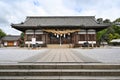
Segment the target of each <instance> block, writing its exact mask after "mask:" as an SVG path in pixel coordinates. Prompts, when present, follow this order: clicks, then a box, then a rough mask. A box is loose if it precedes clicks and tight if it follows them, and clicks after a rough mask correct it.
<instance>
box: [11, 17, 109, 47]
mask: <svg viewBox="0 0 120 80" xmlns="http://www.w3.org/2000/svg"><path fill="white" fill-rule="evenodd" d="M11 26H12V27H13V28H15V29H17V30H19V31H22V32H23V33H24V34H25V36H24V42H25V45H26V46H27V45H28V44H38V45H42V46H47V45H48V44H60V45H62V44H73V45H74V46H83V44H85V43H86V42H87V43H89V45H90V46H96V45H97V41H96V33H97V32H98V31H100V30H103V29H105V28H107V27H109V26H108V25H107V24H103V23H98V22H97V21H96V19H95V16H29V17H27V18H26V20H25V21H24V22H22V23H20V24H12V25H11Z"/></svg>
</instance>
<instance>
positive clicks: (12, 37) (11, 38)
mask: <svg viewBox="0 0 120 80" xmlns="http://www.w3.org/2000/svg"><path fill="white" fill-rule="evenodd" d="M19 39H20V36H16V35H7V36H5V37H3V38H2V40H4V41H17V40H19Z"/></svg>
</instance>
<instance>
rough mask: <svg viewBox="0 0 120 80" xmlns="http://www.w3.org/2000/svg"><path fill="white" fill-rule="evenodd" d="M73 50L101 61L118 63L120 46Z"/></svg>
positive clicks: (119, 61)
mask: <svg viewBox="0 0 120 80" xmlns="http://www.w3.org/2000/svg"><path fill="white" fill-rule="evenodd" d="M73 50H75V51H77V52H78V53H81V54H82V55H84V56H88V57H91V58H93V59H96V60H98V61H100V62H103V63H120V47H108V48H94V49H73Z"/></svg>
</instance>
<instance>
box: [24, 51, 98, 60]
mask: <svg viewBox="0 0 120 80" xmlns="http://www.w3.org/2000/svg"><path fill="white" fill-rule="evenodd" d="M22 62H98V61H97V60H94V59H92V58H89V57H86V56H83V55H82V54H80V53H76V52H74V51H73V50H72V49H49V50H48V51H46V52H44V53H42V54H38V55H35V56H32V57H30V58H27V59H25V60H23V61H22Z"/></svg>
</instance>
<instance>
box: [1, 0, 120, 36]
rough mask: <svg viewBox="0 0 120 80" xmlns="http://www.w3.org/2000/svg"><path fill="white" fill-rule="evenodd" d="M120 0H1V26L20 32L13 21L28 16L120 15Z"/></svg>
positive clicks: (8, 31) (14, 33)
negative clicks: (12, 26)
mask: <svg viewBox="0 0 120 80" xmlns="http://www.w3.org/2000/svg"><path fill="white" fill-rule="evenodd" d="M119 15H120V0H0V28H1V29H2V30H3V31H4V32H6V33H7V34H12V35H18V34H20V32H19V31H18V30H15V29H13V28H11V26H10V24H11V23H21V22H24V20H25V18H26V16H95V17H96V18H103V19H106V18H107V19H110V20H111V21H113V20H115V19H116V18H119V17H120V16H119Z"/></svg>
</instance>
